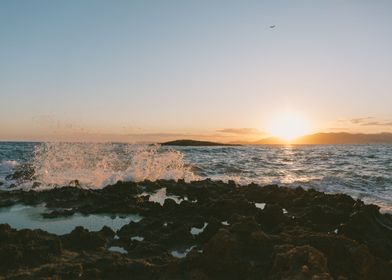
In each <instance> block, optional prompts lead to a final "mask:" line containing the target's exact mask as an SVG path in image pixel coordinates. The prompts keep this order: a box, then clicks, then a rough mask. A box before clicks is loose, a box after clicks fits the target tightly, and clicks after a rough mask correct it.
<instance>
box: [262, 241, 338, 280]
mask: <svg viewBox="0 0 392 280" xmlns="http://www.w3.org/2000/svg"><path fill="white" fill-rule="evenodd" d="M271 274H272V276H271V277H270V278H269V279H309V280H311V279H320V280H332V279H333V278H332V277H331V275H330V274H329V271H328V267H327V259H326V258H325V256H324V255H323V254H322V253H321V252H320V251H318V250H316V249H315V248H313V247H311V246H309V245H305V246H298V247H293V246H291V245H281V246H277V247H276V248H275V250H274V261H273V265H272V270H271Z"/></svg>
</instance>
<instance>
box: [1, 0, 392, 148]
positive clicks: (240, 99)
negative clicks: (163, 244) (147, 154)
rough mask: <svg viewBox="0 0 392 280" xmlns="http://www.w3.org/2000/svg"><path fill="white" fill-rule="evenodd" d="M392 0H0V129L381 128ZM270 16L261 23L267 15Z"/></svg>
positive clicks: (130, 132) (204, 134)
mask: <svg viewBox="0 0 392 280" xmlns="http://www.w3.org/2000/svg"><path fill="white" fill-rule="evenodd" d="M391 12H392V1H387V0H385V1H382V0H375V1H370V0H369V1H361V0H355V1H354V0H353V1H350V0H346V1H338V0H336V1H335V0H329V1H314V0H297V1H292V0H286V1H279V0H274V1H260V0H259V1H246V0H243V1H230V0H224V1H223V0H222V1H214V0H208V1H203V0H201V1H170V0H168V1H136V0H135V1H122V0H110V1H109V0H106V1H102V0H84V1H79V0H62V1H59V0H45V1H43V0H35V1H30V0H25V1H21V0H13V1H6V0H3V1H0V140H99V141H100V140H102V141H147V142H148V141H160V140H168V139H175V138H195V139H211V140H220V141H234V140H236V139H242V140H256V139H260V138H263V137H265V136H268V131H267V130H266V128H267V127H268V126H269V125H270V124H271V123H273V121H274V119H276V118H279V116H280V115H282V114H285V113H287V112H290V114H293V115H301V117H303V119H306V121H307V123H308V124H309V125H308V126H309V128H310V132H337V131H348V132H363V133H377V132H381V131H386V132H392V106H391V105H392V79H391V73H392V51H391V50H392V32H391V29H392V17H391V16H390V15H391ZM273 25H275V27H274V28H271V26H273Z"/></svg>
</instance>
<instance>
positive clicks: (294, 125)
mask: <svg viewBox="0 0 392 280" xmlns="http://www.w3.org/2000/svg"><path fill="white" fill-rule="evenodd" d="M267 131H268V132H269V133H270V134H271V135H272V136H274V137H278V138H280V139H282V140H284V141H287V142H291V141H293V140H294V139H296V138H298V137H301V136H304V135H305V134H308V133H309V132H310V131H311V130H310V126H309V123H308V122H307V121H306V119H305V118H303V117H302V116H301V115H298V114H296V113H292V112H287V113H284V114H282V115H280V116H278V117H276V118H274V119H273V120H272V121H271V122H270V123H269V125H268V126H267Z"/></svg>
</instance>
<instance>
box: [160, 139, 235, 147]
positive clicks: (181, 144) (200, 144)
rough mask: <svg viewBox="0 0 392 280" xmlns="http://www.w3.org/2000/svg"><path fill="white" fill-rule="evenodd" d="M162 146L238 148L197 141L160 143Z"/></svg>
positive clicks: (185, 140) (186, 140)
mask: <svg viewBox="0 0 392 280" xmlns="http://www.w3.org/2000/svg"><path fill="white" fill-rule="evenodd" d="M161 145H162V146H239V145H238V144H223V143H217V142H209V141H197V140H189V139H184V140H174V141H169V142H164V143H161Z"/></svg>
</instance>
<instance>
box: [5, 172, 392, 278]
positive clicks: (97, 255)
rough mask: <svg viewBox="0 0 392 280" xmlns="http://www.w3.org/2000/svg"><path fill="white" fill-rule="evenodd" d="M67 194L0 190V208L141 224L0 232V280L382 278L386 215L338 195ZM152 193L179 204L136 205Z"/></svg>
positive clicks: (235, 189) (133, 186) (128, 189)
mask: <svg viewBox="0 0 392 280" xmlns="http://www.w3.org/2000/svg"><path fill="white" fill-rule="evenodd" d="M76 185H77V184H76V183H75V186H76ZM75 186H74V187H63V188H54V189H52V190H46V191H40V192H36V191H29V192H24V191H20V190H12V191H11V190H8V191H0V208H1V207H8V206H12V205H13V204H15V203H18V204H28V205H35V204H42V205H46V207H47V208H48V209H50V212H48V213H45V214H44V217H45V218H48V220H46V221H45V222H50V218H56V217H60V216H68V215H73V214H74V213H78V214H103V215H111V216H118V215H129V214H136V213H138V214H140V215H141V216H143V219H142V220H141V221H140V222H137V223H136V222H130V223H129V224H127V225H125V226H123V227H122V228H121V229H120V230H118V231H117V232H114V231H113V230H111V229H110V228H108V227H104V228H103V229H102V230H101V231H99V232H90V231H88V230H86V229H84V228H82V227H77V228H75V229H74V230H73V231H72V232H71V233H69V234H66V235H63V236H57V235H52V234H48V233H46V232H44V231H41V230H19V231H17V230H14V229H12V228H10V227H9V226H8V225H0V275H1V276H0V278H1V277H3V275H4V277H5V278H11V279H12V277H13V279H29V278H30V279H51V278H52V279H53V278H55V279H56V278H57V279H76V278H85V279H127V278H129V277H130V275H132V278H133V279H332V278H333V279H340V280H343V279H392V253H391V252H392V247H391V244H392V242H391V240H392V239H391V234H392V219H391V216H390V215H388V214H380V212H379V209H378V208H377V207H376V206H371V205H366V204H364V203H363V202H362V201H360V200H357V201H355V200H353V199H352V198H350V197H348V196H345V195H339V194H336V195H327V194H324V193H320V192H317V191H315V190H309V191H305V190H304V189H302V188H296V189H290V188H281V187H278V186H275V185H271V186H266V187H260V186H258V185H256V184H250V185H248V186H241V187H239V186H236V185H235V184H234V183H233V182H230V183H228V184H226V183H223V182H219V181H212V180H203V181H197V182H191V183H185V182H184V181H179V182H175V181H172V180H171V181H170V180H169V181H165V180H158V181H156V182H151V181H145V182H140V183H134V182H129V183H128V182H117V183H116V184H114V185H112V186H108V187H106V188H103V189H100V190H89V189H84V188H78V187H75ZM162 188H166V190H167V194H169V195H174V196H177V197H179V198H182V199H184V201H182V202H181V203H180V204H178V203H177V202H176V201H174V200H173V199H170V198H169V199H166V200H165V202H164V204H163V205H161V204H159V203H154V202H151V201H149V197H148V196H140V194H142V193H144V192H147V193H154V192H156V191H157V190H160V189H162ZM185 197H187V198H188V199H189V200H188V201H187V200H185ZM191 201H192V202H191ZM255 203H263V206H264V208H262V207H261V208H262V209H260V208H257V207H256V206H255ZM264 204H265V205H264ZM283 209H286V210H287V211H283ZM3 210H4V211H6V209H3ZM222 222H224V223H222ZM192 229H196V230H193V233H197V234H192ZM135 236H139V237H143V238H142V239H141V238H139V239H138V240H135V239H132V238H134V237H135ZM112 246H117V247H121V248H123V249H124V252H126V253H125V254H119V253H115V252H110V251H109V248H110V247H112ZM189 248H192V250H189ZM187 249H188V250H189V252H188V254H186V256H185V255H184V256H183V258H175V257H173V255H172V252H173V251H175V250H178V252H180V253H181V252H184V250H187Z"/></svg>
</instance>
